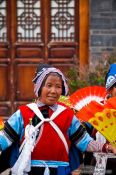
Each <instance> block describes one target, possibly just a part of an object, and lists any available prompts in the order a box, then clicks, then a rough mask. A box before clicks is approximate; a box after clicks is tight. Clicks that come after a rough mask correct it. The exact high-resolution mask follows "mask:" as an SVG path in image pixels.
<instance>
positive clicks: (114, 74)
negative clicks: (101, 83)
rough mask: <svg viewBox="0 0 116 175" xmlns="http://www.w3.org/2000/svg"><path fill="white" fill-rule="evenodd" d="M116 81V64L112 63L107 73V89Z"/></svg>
mask: <svg viewBox="0 0 116 175" xmlns="http://www.w3.org/2000/svg"><path fill="white" fill-rule="evenodd" d="M115 83H116V64H111V65H110V68H109V71H108V73H107V75H106V89H107V90H109V89H110V88H111V87H112V86H113V85H114V84H115Z"/></svg>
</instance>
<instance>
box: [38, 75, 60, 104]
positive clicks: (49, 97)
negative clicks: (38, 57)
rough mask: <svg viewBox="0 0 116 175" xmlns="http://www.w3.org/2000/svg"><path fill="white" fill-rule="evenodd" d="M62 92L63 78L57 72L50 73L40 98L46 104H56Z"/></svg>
mask: <svg viewBox="0 0 116 175" xmlns="http://www.w3.org/2000/svg"><path fill="white" fill-rule="evenodd" d="M61 94H62V80H61V78H60V77H59V76H58V75H56V74H50V75H49V76H48V77H47V79H46V81H45V83H44V86H43V87H42V90H41V95H40V98H39V100H40V101H41V102H43V103H44V104H46V105H50V106H52V105H54V104H55V103H56V102H57V101H58V99H59V97H60V95H61Z"/></svg>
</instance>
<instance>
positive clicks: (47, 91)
mask: <svg viewBox="0 0 116 175" xmlns="http://www.w3.org/2000/svg"><path fill="white" fill-rule="evenodd" d="M33 83H34V93H35V95H36V97H37V99H36V101H35V103H30V104H27V105H23V106H20V107H19V109H18V110H17V111H16V112H15V113H14V114H13V115H12V116H11V117H10V118H9V119H8V121H7V122H6V123H5V127H4V129H3V130H2V131H0V150H1V151H2V152H3V151H4V150H6V149H7V148H8V147H9V146H10V145H12V144H13V143H14V144H15V143H16V141H17V138H18V139H19V142H20V144H21V146H20V154H19V157H18V159H17V160H16V161H15V163H14V164H13V165H12V168H11V174H13V175H27V174H29V175H70V174H71V173H72V172H73V170H74V169H76V168H78V167H79V161H80V160H79V153H78V150H80V151H81V152H85V151H88V152H94V151H95V152H109V151H110V152H113V153H114V154H116V150H115V148H114V147H113V146H112V145H111V144H109V143H107V144H103V143H101V142H99V141H96V140H94V139H93V138H92V137H90V135H89V134H88V133H87V131H86V130H85V128H84V127H83V126H82V125H81V123H80V121H79V120H78V118H77V117H76V116H75V115H74V112H73V110H71V109H70V108H69V107H67V106H65V105H64V104H61V103H59V102H58V99H59V97H60V95H67V94H68V85H67V80H66V78H65V76H64V74H63V73H62V72H61V71H60V70H59V69H57V68H55V67H53V66H50V65H47V64H40V65H39V66H38V68H37V71H36V74H35V77H34V79H33ZM0 166H2V164H1V165H0Z"/></svg>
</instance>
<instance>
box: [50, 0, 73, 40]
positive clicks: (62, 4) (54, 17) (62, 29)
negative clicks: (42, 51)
mask: <svg viewBox="0 0 116 175" xmlns="http://www.w3.org/2000/svg"><path fill="white" fill-rule="evenodd" d="M74 10H75V0H51V40H52V41H75V34H74V33H75V27H74V24H75V22H74Z"/></svg>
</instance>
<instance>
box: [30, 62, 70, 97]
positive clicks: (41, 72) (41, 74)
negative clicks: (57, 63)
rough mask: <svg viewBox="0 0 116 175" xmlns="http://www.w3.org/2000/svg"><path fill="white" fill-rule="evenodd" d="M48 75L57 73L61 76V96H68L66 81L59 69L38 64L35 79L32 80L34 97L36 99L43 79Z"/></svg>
mask: <svg viewBox="0 0 116 175" xmlns="http://www.w3.org/2000/svg"><path fill="white" fill-rule="evenodd" d="M49 73H57V74H59V75H60V76H61V78H62V81H63V92H62V94H61V95H67V94H68V85H67V80H66V78H65V76H64V74H63V73H62V72H61V71H60V70H59V69H57V68H55V67H52V66H50V65H48V64H40V65H39V67H38V68H37V72H36V75H35V78H34V79H33V80H32V81H33V82H34V84H35V87H34V92H35V95H36V96H37V97H38V92H39V90H40V88H41V86H42V83H43V81H44V79H45V77H46V76H47V75H48V74H49Z"/></svg>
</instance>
